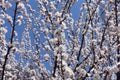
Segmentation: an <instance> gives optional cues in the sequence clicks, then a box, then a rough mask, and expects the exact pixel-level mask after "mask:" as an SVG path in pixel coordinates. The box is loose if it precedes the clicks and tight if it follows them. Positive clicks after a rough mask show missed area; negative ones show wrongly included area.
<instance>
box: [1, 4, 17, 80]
mask: <svg viewBox="0 0 120 80" xmlns="http://www.w3.org/2000/svg"><path fill="white" fill-rule="evenodd" d="M17 5H18V2H17V3H16V5H15V10H14V18H13V25H12V33H11V37H10V44H12V43H13V38H14V31H15V22H16V15H17ZM7 48H8V49H7V54H6V55H5V61H4V64H3V70H2V78H1V80H4V74H5V67H6V63H7V60H8V55H9V53H10V50H11V48H12V46H7Z"/></svg>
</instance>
